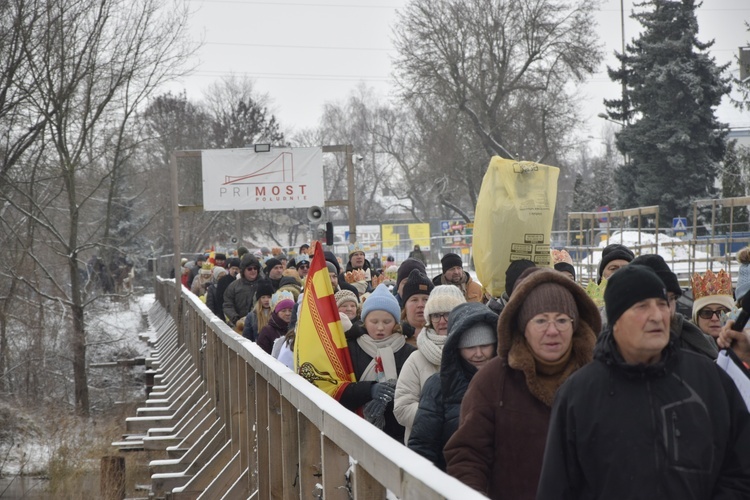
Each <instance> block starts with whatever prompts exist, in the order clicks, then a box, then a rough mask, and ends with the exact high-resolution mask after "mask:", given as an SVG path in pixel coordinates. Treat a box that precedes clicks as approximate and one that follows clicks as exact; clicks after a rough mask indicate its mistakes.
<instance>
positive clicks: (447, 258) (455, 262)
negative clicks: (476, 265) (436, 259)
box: [440, 253, 464, 272]
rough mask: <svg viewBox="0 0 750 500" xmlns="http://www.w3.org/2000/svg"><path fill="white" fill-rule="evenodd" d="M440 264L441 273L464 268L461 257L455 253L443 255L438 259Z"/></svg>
mask: <svg viewBox="0 0 750 500" xmlns="http://www.w3.org/2000/svg"><path fill="white" fill-rule="evenodd" d="M440 263H441V264H442V265H443V272H445V271H447V270H448V269H452V268H454V267H456V266H458V267H463V266H464V261H463V259H461V256H460V255H457V254H455V253H447V254H445V255H443V258H442V259H440Z"/></svg>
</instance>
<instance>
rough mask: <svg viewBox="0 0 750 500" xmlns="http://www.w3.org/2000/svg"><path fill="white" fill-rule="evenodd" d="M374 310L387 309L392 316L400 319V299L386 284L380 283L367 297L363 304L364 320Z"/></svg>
mask: <svg viewBox="0 0 750 500" xmlns="http://www.w3.org/2000/svg"><path fill="white" fill-rule="evenodd" d="M372 311H385V312H387V313H390V315H391V316H393V318H394V319H395V320H396V323H398V321H399V317H400V316H401V308H400V307H399V306H398V300H396V297H394V296H393V294H392V293H391V292H390V291H389V290H388V287H387V286H385V285H384V284H382V283H381V284H380V285H378V287H377V288H376V289H375V291H374V292H372V293H371V294H370V296H369V297H367V300H365V303H364V304H362V321H364V320H365V319H366V318H367V315H368V314H370V313H371V312H372Z"/></svg>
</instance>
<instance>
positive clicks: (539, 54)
mask: <svg viewBox="0 0 750 500" xmlns="http://www.w3.org/2000/svg"><path fill="white" fill-rule="evenodd" d="M595 6H596V3H595V2H590V1H587V0H572V1H564V0H467V1H464V2H454V1H451V0H413V1H412V2H410V3H409V4H408V5H407V7H406V8H405V11H404V13H403V16H402V17H401V21H400V23H399V24H398V25H397V26H396V28H395V44H396V48H397V49H398V51H399V56H398V58H397V60H396V68H397V78H398V81H399V83H400V85H401V88H402V91H403V95H404V97H405V98H406V99H407V100H418V101H430V100H432V101H434V102H436V103H439V104H440V105H443V106H446V107H447V108H450V109H453V110H457V111H460V112H461V114H463V115H464V116H465V117H466V118H467V120H468V123H469V124H470V125H471V129H472V130H473V133H474V134H475V135H476V136H477V137H478V138H479V139H480V140H481V143H482V145H483V147H484V149H485V150H486V152H487V154H488V155H493V154H494V155H500V156H503V157H505V158H513V157H516V156H518V155H520V156H522V157H524V158H529V159H535V160H538V159H540V158H549V157H550V156H551V155H552V154H553V153H554V144H553V143H552V142H551V141H552V138H554V137H557V136H559V134H560V133H562V137H566V136H569V134H570V130H567V129H566V128H565V127H564V126H559V125H558V126H555V123H557V122H558V121H559V120H563V122H566V121H568V120H570V115H569V114H568V113H569V112H570V111H572V109H570V108H571V106H567V109H565V108H566V107H563V109H561V108H560V103H561V102H563V101H565V100H566V99H567V98H568V97H569V95H570V91H566V85H567V84H568V83H569V82H571V81H575V80H578V81H581V80H582V79H583V78H584V77H585V76H586V75H589V74H591V73H592V72H593V71H594V70H595V68H596V66H597V65H598V63H599V61H600V59H601V50H600V49H599V46H598V43H597V39H596V35H595V31H594V30H595V25H594V21H593V17H592V14H593V11H594V9H595ZM560 111H562V113H561V112H560ZM573 116H574V115H573ZM524 120H528V121H533V127H532V130H529V127H528V126H525V125H524V126H523V128H524V129H525V130H524V132H533V134H532V135H531V136H529V134H528V133H524V134H523V136H522V137H518V136H516V137H514V136H513V135H514V134H513V131H514V130H517V128H518V127H519V124H521V123H522V121H524ZM530 137H531V138H533V140H532V141H530V140H529V138H530Z"/></svg>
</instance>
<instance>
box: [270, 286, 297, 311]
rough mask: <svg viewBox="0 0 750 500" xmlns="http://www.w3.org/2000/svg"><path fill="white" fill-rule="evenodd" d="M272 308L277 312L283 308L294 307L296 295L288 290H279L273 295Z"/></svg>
mask: <svg viewBox="0 0 750 500" xmlns="http://www.w3.org/2000/svg"><path fill="white" fill-rule="evenodd" d="M271 308H272V309H273V312H275V313H277V312H279V311H281V310H282V309H294V295H292V293H291V292H288V291H286V290H279V291H278V292H276V293H274V294H273V295H272V296H271Z"/></svg>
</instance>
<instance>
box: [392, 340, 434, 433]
mask: <svg viewBox="0 0 750 500" xmlns="http://www.w3.org/2000/svg"><path fill="white" fill-rule="evenodd" d="M439 369H440V366H439V365H433V364H432V363H430V362H429V361H428V360H427V358H426V357H425V355H424V354H423V353H422V352H420V351H416V352H414V353H412V355H411V356H409V359H407V360H406V363H404V366H403V368H401V373H400V374H399V376H398V383H397V384H396V396H395V399H394V404H393V414H394V415H395V416H396V420H398V423H399V424H401V425H403V426H404V427H405V428H406V435H405V437H404V444H406V443H408V442H409V434H410V433H411V427H412V425H413V424H414V417H415V416H416V415H417V408H418V407H419V398H420V397H421V396H422V388H423V387H424V384H425V382H427V379H428V378H430V376H431V375H433V374H435V373H437V372H438V371H439Z"/></svg>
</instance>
